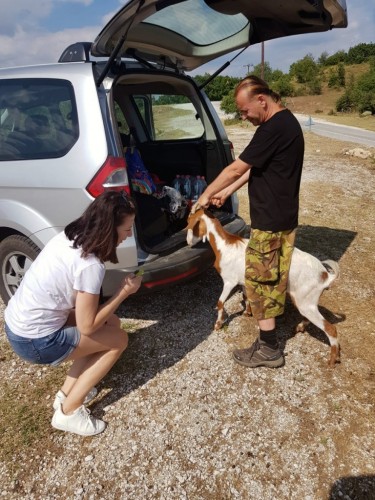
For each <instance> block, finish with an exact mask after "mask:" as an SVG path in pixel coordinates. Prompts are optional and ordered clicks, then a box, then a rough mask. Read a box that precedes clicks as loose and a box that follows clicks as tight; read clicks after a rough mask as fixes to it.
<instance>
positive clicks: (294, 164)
mask: <svg viewBox="0 0 375 500" xmlns="http://www.w3.org/2000/svg"><path fill="white" fill-rule="evenodd" d="M304 147H305V143H304V138H303V132H302V129H301V126H300V124H299V123H298V120H297V119H296V118H295V116H294V115H293V114H292V113H291V112H290V111H289V110H288V109H283V110H282V111H279V112H277V113H275V114H274V115H273V116H272V118H270V119H269V120H267V121H266V122H264V123H262V124H261V125H259V127H258V128H257V130H256V132H255V134H254V136H253V138H252V140H251V141H250V143H249V144H248V146H247V147H246V148H245V149H244V151H243V152H242V153H241V154H240V155H239V158H240V159H241V160H242V161H244V162H245V163H248V164H249V165H251V166H252V169H251V172H250V179H249V198H250V219H251V227H252V228H254V229H260V230H262V231H272V232H277V231H286V230H288V229H294V228H296V227H297V226H298V208H299V189H300V183H301V174H302V165H303V155H304Z"/></svg>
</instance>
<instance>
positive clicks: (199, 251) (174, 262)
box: [103, 217, 248, 297]
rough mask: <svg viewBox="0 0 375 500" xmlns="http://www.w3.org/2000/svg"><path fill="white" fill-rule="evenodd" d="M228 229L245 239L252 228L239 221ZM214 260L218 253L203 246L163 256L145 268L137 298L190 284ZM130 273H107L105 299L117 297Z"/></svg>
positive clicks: (181, 249)
mask: <svg viewBox="0 0 375 500" xmlns="http://www.w3.org/2000/svg"><path fill="white" fill-rule="evenodd" d="M224 227H225V230H226V231H228V232H230V233H232V234H239V235H241V236H245V235H246V233H247V231H248V226H247V225H246V224H245V222H244V221H243V219H241V218H240V217H235V218H234V219H233V220H232V221H230V222H229V223H228V224H226V225H225V226H224ZM214 260H215V256H214V253H213V251H212V249H211V247H210V245H209V244H208V243H199V244H197V245H195V246H194V247H188V246H184V247H183V248H180V249H179V250H177V251H175V252H173V253H171V254H169V255H163V256H160V257H158V258H156V259H154V260H152V261H151V262H149V263H145V264H143V265H142V266H141V267H142V270H143V271H144V274H143V277H142V285H141V287H140V289H139V290H138V292H137V294H145V293H150V292H154V291H158V290H162V289H164V288H166V287H169V286H171V285H175V284H180V283H184V282H186V281H189V280H191V279H193V278H195V277H197V276H199V275H200V274H202V273H203V272H205V271H207V269H209V268H210V267H212V265H213V263H214ZM130 272H131V271H129V270H124V269H109V270H107V272H106V275H105V278H104V281H103V295H104V296H105V297H108V296H111V295H113V294H114V293H115V292H116V291H117V290H118V288H119V287H120V285H121V282H122V280H123V278H124V276H125V275H127V274H129V273H130Z"/></svg>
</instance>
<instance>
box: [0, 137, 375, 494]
mask: <svg viewBox="0 0 375 500" xmlns="http://www.w3.org/2000/svg"><path fill="white" fill-rule="evenodd" d="M229 135H230V137H231V138H232V140H233V141H234V143H235V148H236V151H237V153H238V152H239V150H240V149H241V148H242V147H243V144H244V141H247V140H248V139H249V131H248V130H243V129H241V128H236V129H234V128H230V130H229ZM307 142H308V147H307V150H306V159H305V172H304V177H303V190H302V191H303V192H302V197H301V198H302V203H301V228H300V230H299V233H298V238H299V239H298V246H300V247H301V248H302V249H305V250H306V249H310V250H311V249H312V250H314V251H312V250H311V251H312V253H315V254H316V255H317V256H318V257H319V258H334V259H336V260H339V261H340V266H341V278H340V279H339V280H338V282H337V284H336V285H335V286H334V287H333V288H332V289H331V290H330V291H328V292H326V293H325V294H324V295H323V297H322V300H321V305H322V307H321V310H322V313H323V314H324V315H325V316H326V317H327V318H328V319H329V320H330V321H332V322H334V323H337V327H338V330H339V332H340V336H341V344H342V348H343V356H342V363H341V364H340V365H337V366H336V368H335V369H334V370H330V369H329V368H328V367H327V361H328V356H329V346H328V345H327V344H326V342H325V339H324V335H322V334H321V333H320V332H319V330H317V329H316V328H314V327H308V333H304V334H302V333H299V334H297V335H295V334H294V327H295V326H296V325H297V323H298V321H299V316H298V313H297V312H296V311H295V309H294V308H293V306H292V305H291V304H290V303H288V304H287V308H286V313H285V315H284V316H283V317H282V318H280V319H279V321H278V332H279V337H280V341H281V344H282V345H283V346H284V348H285V354H286V355H287V357H286V365H285V366H284V367H283V368H281V369H277V370H272V369H267V368H258V369H256V370H250V369H246V368H244V367H241V366H239V365H237V364H235V363H234V362H233V361H232V359H231V351H232V350H233V349H234V348H237V347H243V346H247V345H248V344H249V343H250V342H251V341H252V340H253V339H255V337H256V335H257V330H256V323H255V321H254V320H253V319H252V318H245V317H244V316H242V314H241V313H242V304H241V296H240V293H239V292H236V293H234V294H233V295H232V296H231V298H230V299H229V301H228V302H227V311H228V313H229V321H228V324H227V325H226V326H225V327H224V328H223V329H222V330H221V331H220V332H215V331H213V330H212V328H213V324H214V321H215V303H216V301H217V299H218V296H219V294H220V290H221V281H220V278H219V277H218V276H217V274H216V273H215V271H214V270H213V269H212V270H210V271H209V272H208V273H206V274H205V275H204V276H202V277H201V278H200V279H199V280H197V281H194V282H191V283H188V284H185V285H183V286H178V287H175V288H171V289H170V290H169V291H166V292H163V293H158V294H155V295H153V296H149V297H146V296H144V297H139V298H131V299H129V300H128V301H127V302H126V303H125V304H124V305H123V306H122V308H121V310H120V311H119V313H120V315H121V317H122V318H123V320H124V323H125V324H126V327H127V329H128V330H129V332H130V335H129V338H130V341H129V347H128V349H127V351H126V352H125V354H124V356H123V357H122V359H121V360H120V362H119V363H118V364H117V365H116V367H115V368H114V370H113V371H112V372H111V373H110V374H109V375H108V376H107V377H106V378H105V379H104V381H103V382H102V383H101V384H100V386H99V389H100V393H99V396H98V397H97V398H96V400H95V401H94V402H93V403H92V404H91V405H90V407H91V409H92V411H93V413H94V414H95V415H96V416H98V417H102V418H103V419H104V420H105V421H107V422H108V427H107V429H106V431H105V432H104V433H103V434H101V435H99V436H97V437H94V438H82V437H79V436H75V435H71V434H65V433H61V432H59V431H55V430H53V429H51V431H50V433H49V435H48V437H47V438H44V440H43V441H42V442H39V443H38V442H35V441H34V442H33V444H32V446H29V447H27V446H23V447H22V449H15V450H14V453H13V454H12V457H10V458H9V457H8V459H7V460H6V461H3V462H2V463H0V478H1V485H0V495H2V497H3V498H6V499H21V498H22V499H57V498H69V499H105V500H107V499H129V500H130V499H132V500H133V499H134V500H138V499H150V500H151V499H160V500H161V499H166V500H167V499H168V500H170V499H173V500H174V499H190V500H198V499H199V500H211V499H212V500H216V499H220V500H225V499H241V500H242V499H245V500H247V499H249V500H273V499H280V500H284V499H285V500H287V499H295V500H320V499H330V500H333V499H346V500H356V499H363V500H365V499H366V500H371V499H375V472H374V469H375V451H374V450H375V436H374V386H375V384H374V374H375V366H374V361H373V352H374V347H375V323H374V318H373V311H374V306H375V301H374V295H375V293H374V276H373V247H374V236H375V231H374V214H375V200H374V194H373V193H374V187H375V180H374V172H375V170H374V167H373V160H370V159H368V160H359V159H356V158H353V157H351V156H348V155H344V154H343V151H342V147H343V145H342V144H339V143H337V142H334V141H328V142H327V144H326V145H325V142H324V141H323V140H322V138H316V137H313V134H311V135H310V136H309V137H308V138H307ZM353 172H354V173H355V175H354V176H353ZM240 194H241V193H240ZM241 198H243V199H244V200H245V199H246V196H244V193H242V194H241ZM371 224H372V225H371ZM371 312H372V314H371ZM369 313H370V314H369ZM0 340H1V344H0V347H1V348H4V346H5V341H4V334H3V333H1V338H0ZM1 359H2V362H0V374H1V379H2V381H3V382H0V396H2V395H3V394H4V390H5V389H4V387H5V381H6V382H7V383H8V384H14V398H15V400H16V399H17V398H18V399H19V398H20V397H24V398H27V393H26V395H25V394H23V392H22V390H23V389H22V387H24V386H25V385H27V384H28V385H29V390H30V391H32V388H33V386H34V385H35V384H36V383H37V382H38V381H39V382H40V381H42V382H43V383H44V384H45V387H50V390H49V392H48V393H47V394H43V395H41V396H40V399H39V401H38V402H39V403H40V402H41V406H42V407H43V409H44V410H45V411H47V417H46V419H45V426H49V419H50V418H51V416H52V410H51V409H50V406H51V402H52V398H53V395H54V392H55V391H56V390H57V389H58V387H57V386H55V385H53V384H52V386H51V384H49V385H48V381H49V379H50V377H51V373H52V370H51V369H50V368H48V369H47V368H40V367H35V366H30V365H27V364H24V363H22V362H21V361H19V360H18V359H17V358H16V357H15V356H13V355H11V354H9V353H8V354H7V353H6V354H5V355H4V356H3V357H2V358H1ZM32 394H35V392H33V393H32ZM32 403H33V402H31V404H32ZM34 403H35V401H34ZM33 412H38V407H37V406H35V408H33ZM4 422H5V429H4V430H5V432H7V429H8V426H9V428H11V429H14V425H13V426H11V425H10V423H9V422H8V423H7V421H6V419H5V420H4ZM2 432H3V430H2ZM11 432H15V431H14V430H12V431H11ZM3 436H5V434H3Z"/></svg>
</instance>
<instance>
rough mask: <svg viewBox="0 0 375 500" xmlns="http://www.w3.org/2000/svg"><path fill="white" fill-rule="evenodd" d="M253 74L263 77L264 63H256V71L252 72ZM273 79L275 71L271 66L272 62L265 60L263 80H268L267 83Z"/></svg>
mask: <svg viewBox="0 0 375 500" xmlns="http://www.w3.org/2000/svg"><path fill="white" fill-rule="evenodd" d="M251 74H252V75H255V76H257V77H258V78H261V75H262V65H261V64H256V65H255V66H254V71H253V72H252V73H251ZM272 79H273V71H272V68H271V66H270V63H269V62H267V61H265V62H264V65H263V80H264V81H266V82H267V83H268V82H270V81H272Z"/></svg>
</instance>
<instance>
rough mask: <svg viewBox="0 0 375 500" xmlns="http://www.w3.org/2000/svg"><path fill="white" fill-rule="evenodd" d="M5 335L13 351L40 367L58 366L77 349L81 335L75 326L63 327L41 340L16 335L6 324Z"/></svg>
mask: <svg viewBox="0 0 375 500" xmlns="http://www.w3.org/2000/svg"><path fill="white" fill-rule="evenodd" d="M5 333H6V335H7V337H8V340H9V342H10V345H11V346H12V349H13V351H14V352H15V353H16V354H17V355H18V356H19V357H20V358H22V359H24V360H25V361H28V362H29V363H35V364H38V365H53V366H58V365H59V364H60V363H62V362H63V361H64V359H65V358H67V357H68V356H69V354H70V353H71V352H72V351H73V350H74V349H75V348H76V347H77V345H78V344H79V340H80V338H81V334H80V333H79V331H78V329H77V327H75V326H63V327H62V328H60V330H57V332H54V333H51V334H50V335H47V336H46V337H41V338H35V339H31V338H26V337H20V336H19V335H15V334H14V333H13V332H12V331H11V330H10V328H9V327H8V325H7V324H6V323H5Z"/></svg>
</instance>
